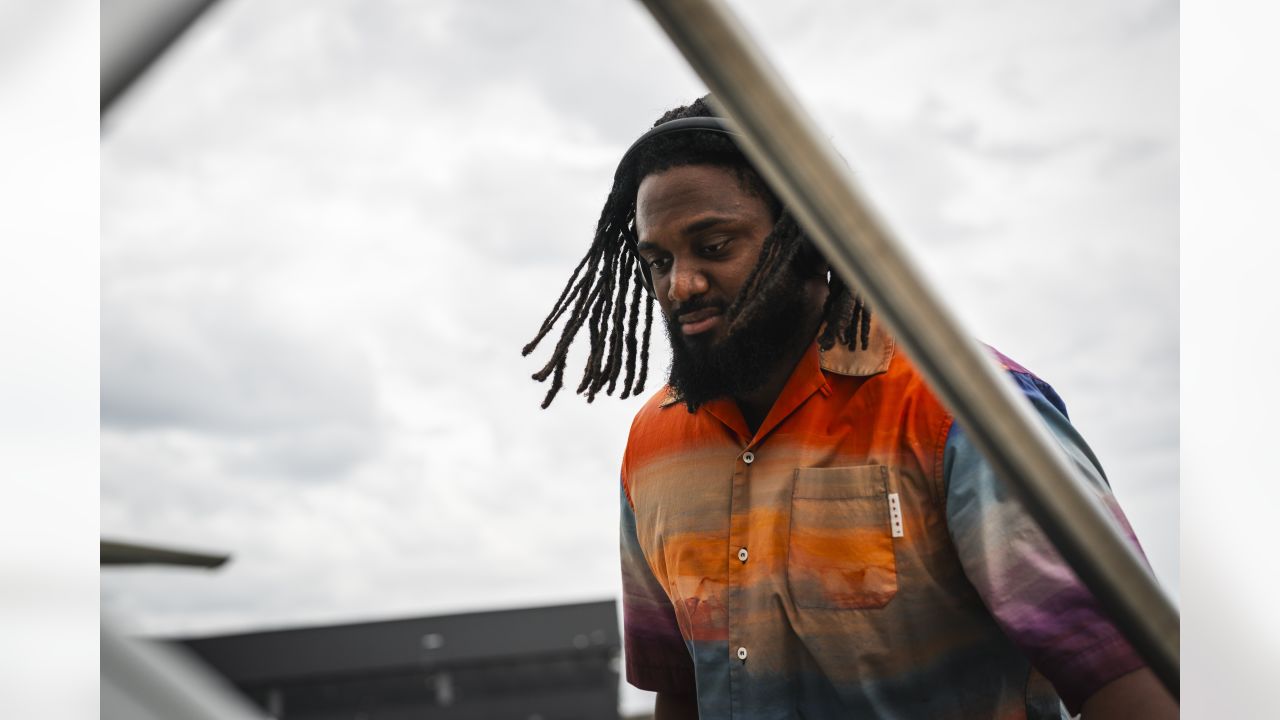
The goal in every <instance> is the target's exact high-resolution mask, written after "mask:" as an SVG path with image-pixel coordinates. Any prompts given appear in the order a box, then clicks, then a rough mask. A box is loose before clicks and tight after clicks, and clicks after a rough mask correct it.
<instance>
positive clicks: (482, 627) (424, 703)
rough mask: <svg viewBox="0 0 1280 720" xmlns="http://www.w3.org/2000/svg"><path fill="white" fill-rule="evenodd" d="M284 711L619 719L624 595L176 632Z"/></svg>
mask: <svg viewBox="0 0 1280 720" xmlns="http://www.w3.org/2000/svg"><path fill="white" fill-rule="evenodd" d="M174 643H175V644H177V645H181V646H185V647H186V648H187V649H189V650H190V651H191V652H192V654H193V655H195V656H196V657H197V658H199V659H201V660H203V661H204V662H205V663H207V664H208V666H209V667H210V668H212V669H213V670H215V671H216V672H217V673H219V674H221V675H222V676H224V677H225V678H226V679H227V680H228V681H230V683H231V684H232V685H234V686H235V687H236V688H238V689H239V690H240V691H241V692H243V693H244V694H245V695H246V696H247V697H249V698H250V699H252V700H253V701H254V702H255V703H257V704H258V705H259V706H260V707H261V708H262V709H263V710H265V711H266V712H267V713H268V714H269V715H271V716H272V717H276V718H288V719H289V720H294V719H295V718H298V719H304V720H338V719H339V718H343V719H347V720H354V719H356V718H361V719H363V720H399V719H401V718H433V719H434V718H440V719H442V720H444V719H447V720H481V719H484V720H504V719H511V720H535V719H536V720H578V719H580V720H595V719H597V718H618V717H619V714H618V682H619V676H618V673H619V653H620V650H621V648H620V645H621V642H620V636H619V632H618V616H617V605H616V603H615V601H613V600H607V601H602V602H592V603H582V604H575V605H560V606H554V607H540V608H526V609H517V610H501V611H494V612H478V613H467V614H461V615H448V616H440V617H422V618H412V619H405V620H389V621H381V622H369V623H358V624H350V625H329V626H320V627H307V628H296V629H289V630H275V631H268V632H256V633H246V634H238V635H222V636H216V637H200V638H186V639H178V640H175V641H174Z"/></svg>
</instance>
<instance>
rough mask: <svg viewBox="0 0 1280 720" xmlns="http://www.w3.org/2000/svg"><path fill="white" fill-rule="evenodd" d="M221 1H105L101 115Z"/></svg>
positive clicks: (100, 99)
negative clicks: (207, 11) (206, 12)
mask: <svg viewBox="0 0 1280 720" xmlns="http://www.w3.org/2000/svg"><path fill="white" fill-rule="evenodd" d="M215 2H217V0H152V1H151V2H138V1H137V0H133V1H132V2H124V1H123V0H114V1H108V0H104V1H103V3H102V16H103V18H102V20H103V22H102V30H101V36H100V38H99V39H100V41H101V62H102V64H101V69H100V71H99V77H98V81H99V86H98V98H99V100H98V102H99V110H98V113H99V115H105V114H106V113H107V110H109V109H110V108H111V105H112V104H113V103H114V102H115V101H116V100H117V99H119V97H120V96H121V95H123V94H124V92H125V91H126V90H128V89H129V87H130V86H131V85H133V83H134V82H135V81H136V80H137V79H138V78H139V77H141V76H142V74H143V73H145V72H146V71H147V68H149V67H151V65H152V63H154V62H155V61H156V60H158V59H159V58H160V56H161V55H163V54H164V53H165V51H166V50H168V49H169V46H170V45H172V44H173V42H174V41H175V40H177V39H178V38H179V37H180V36H181V35H182V34H183V33H184V32H186V30H187V28H189V27H191V25H192V23H194V22H195V21H196V20H197V19H198V18H199V17H200V16H201V15H202V14H203V13H204V11H205V10H207V9H209V7H210V6H211V5H213V4H214V3H215Z"/></svg>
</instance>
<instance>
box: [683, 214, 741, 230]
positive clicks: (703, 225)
mask: <svg viewBox="0 0 1280 720" xmlns="http://www.w3.org/2000/svg"><path fill="white" fill-rule="evenodd" d="M733 221H734V218H731V217H729V216H727V215H712V216H710V217H704V218H702V219H701V220H697V221H695V222H692V223H689V224H688V225H686V226H685V228H684V230H683V232H684V234H685V235H693V234H696V233H700V232H702V231H703V230H710V229H711V228H713V227H715V226H717V225H724V224H726V223H731V222H733Z"/></svg>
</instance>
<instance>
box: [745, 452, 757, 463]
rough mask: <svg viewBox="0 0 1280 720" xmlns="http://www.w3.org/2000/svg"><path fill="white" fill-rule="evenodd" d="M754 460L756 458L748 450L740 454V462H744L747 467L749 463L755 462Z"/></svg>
mask: <svg viewBox="0 0 1280 720" xmlns="http://www.w3.org/2000/svg"><path fill="white" fill-rule="evenodd" d="M755 459H756V456H755V455H754V454H752V452H751V451H750V450H748V451H746V452H744V453H742V462H744V463H746V464H748V465H750V464H751V463H753V462H755Z"/></svg>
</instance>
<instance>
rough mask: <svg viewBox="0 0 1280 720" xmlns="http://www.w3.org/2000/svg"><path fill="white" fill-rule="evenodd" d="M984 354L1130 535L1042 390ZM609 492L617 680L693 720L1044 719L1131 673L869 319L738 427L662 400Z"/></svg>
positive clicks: (1083, 449)
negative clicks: (620, 628) (756, 418)
mask: <svg viewBox="0 0 1280 720" xmlns="http://www.w3.org/2000/svg"><path fill="white" fill-rule="evenodd" d="M997 357H998V358H999V359H1000V361H1001V362H1002V363H1003V365H1004V366H1005V368H1006V369H1007V370H1008V371H1009V372H1010V374H1011V375H1012V376H1013V378H1014V379H1015V381H1016V382H1017V383H1018V384H1019V386H1020V387H1021V388H1022V389H1023V390H1024V392H1025V393H1026V395H1027V397H1028V398H1029V399H1030V400H1031V402H1032V403H1033V405H1035V407H1036V410H1037V411H1038V412H1039V414H1040V416H1041V417H1042V418H1043V419H1044V421H1045V422H1046V424H1047V425H1048V426H1049V428H1050V430H1051V431H1052V432H1053V434H1054V435H1055V436H1056V437H1057V438H1058V440H1059V441H1060V443H1061V444H1062V446H1063V447H1064V448H1065V450H1066V451H1067V453H1068V454H1069V456H1070V457H1071V458H1072V459H1074V460H1075V462H1076V464H1077V465H1079V466H1080V467H1081V468H1082V469H1084V470H1085V474H1086V475H1087V476H1088V477H1089V479H1090V481H1091V489H1092V490H1093V491H1094V492H1095V493H1096V494H1097V496H1098V497H1099V498H1101V499H1102V500H1103V502H1105V503H1107V504H1108V505H1109V506H1110V507H1111V509H1112V510H1113V511H1114V512H1115V514H1116V516H1117V517H1118V518H1120V521H1121V525H1122V526H1123V527H1124V529H1125V530H1126V531H1128V532H1129V535H1130V537H1131V538H1132V531H1131V530H1129V528H1128V525H1127V523H1125V522H1124V519H1123V516H1122V515H1121V514H1120V511H1119V508H1118V507H1117V506H1116V505H1115V502H1114V500H1113V498H1112V495H1111V493H1110V490H1109V488H1108V485H1107V482H1106V480H1105V477H1104V476H1103V474H1102V470H1101V468H1100V466H1099V464H1098V461H1097V459H1096V458H1095V457H1094V456H1093V454H1092V453H1091V452H1090V451H1089V449H1088V447H1087V446H1086V445H1085V443H1084V441H1083V440H1082V439H1081V438H1080V437H1079V435H1078V434H1077V433H1076V432H1075V431H1074V429H1073V428H1072V427H1071V425H1070V423H1069V422H1068V421H1067V417H1066V409H1065V407H1064V406H1063V404H1062V401H1061V399H1060V398H1059V397H1058V395H1057V393H1055V392H1054V391H1053V389H1052V388H1051V387H1049V386H1048V385H1047V384H1046V383H1044V382H1043V381H1042V380H1040V379H1039V378H1037V377H1036V376H1034V375H1033V374H1031V373H1030V372H1028V371H1027V370H1026V369H1025V368H1022V367H1021V366H1019V365H1017V364H1016V363H1013V362H1012V361H1010V360H1008V358H1005V357H1004V356H1002V355H999V354H998V353H997ZM622 490H623V492H622V525H621V553H622V575H623V615H624V626H625V633H624V635H625V639H624V641H625V656H626V668H627V670H626V671H627V678H628V680H629V682H631V683H632V684H633V685H635V686H637V687H639V688H642V689H646V690H654V691H660V692H670V693H675V694H695V693H696V696H697V702H698V708H699V716H700V717H701V718H704V719H709V718H793V717H803V718H834V717H868V718H929V719H931V720H938V719H946V718H957V719H958V718H966V719H967V718H1024V717H1026V718H1060V717H1064V708H1063V702H1065V704H1066V707H1067V708H1069V709H1070V710H1071V711H1072V712H1077V711H1078V709H1079V706H1080V705H1081V704H1082V703H1083V701H1084V700H1085V699H1086V698H1087V697H1088V696H1089V695H1091V694H1092V693H1093V692H1095V691H1096V690H1098V689H1099V688H1100V687H1101V686H1102V685H1104V684H1106V683H1107V682H1109V681H1110V680H1112V679H1115V678H1118V677H1120V676H1121V675H1124V674H1126V673H1128V672H1131V671H1133V670H1135V669H1137V668H1139V667H1141V665H1142V662H1141V660H1140V659H1139V658H1138V657H1137V655H1136V653H1135V652H1134V650H1133V649H1132V648H1131V647H1130V645H1129V644H1128V643H1127V642H1126V641H1125V640H1124V639H1123V638H1122V637H1121V636H1120V634H1119V632H1118V631H1117V630H1116V629H1115V627H1114V626H1113V625H1112V624H1111V623H1110V622H1109V621H1108V620H1107V619H1106V618H1105V617H1104V616H1103V614H1102V613H1101V611H1100V610H1099V608H1098V607H1097V605H1096V603H1095V602H1094V600H1093V598H1092V596H1091V594H1090V593H1089V592H1088V591H1087V590H1086V589H1085V588H1084V587H1083V586H1082V585H1081V583H1080V582H1079V580H1078V579H1077V578H1076V577H1075V575H1074V573H1073V572H1072V571H1071V570H1070V569H1069V568H1068V567H1067V566H1066V564H1065V562H1064V561H1063V560H1062V559H1061V557H1060V556H1059V555H1058V553H1057V552H1056V551H1055V550H1054V549H1053V547H1052V546H1051V544H1050V543H1049V542H1048V540H1047V539H1046V538H1045V537H1044V535H1043V534H1042V533H1041V532H1040V530H1039V529H1038V528H1037V527H1036V525H1035V523H1034V522H1033V521H1032V520H1031V519H1030V518H1029V517H1028V516H1027V514H1026V513H1025V511H1024V509H1023V508H1022V507H1021V505H1020V503H1019V502H1018V501H1017V500H1016V499H1015V498H1014V497H1012V496H1011V495H1010V493H1009V492H1008V491H1007V490H1006V488H1005V487H1004V485H1003V483H1002V482H1000V481H998V480H997V479H996V477H995V475H994V473H993V472H992V470H991V468H990V466H989V465H988V464H987V463H986V461H985V460H984V459H983V458H982V457H981V455H979V454H978V452H977V451H976V450H975V449H974V448H973V446H972V444H971V443H970V442H969V440H968V439H967V438H966V437H965V435H964V433H963V432H962V431H961V430H960V429H959V426H958V425H955V424H953V423H952V418H951V416H950V415H949V414H948V413H947V411H946V410H945V409H944V408H943V407H942V406H941V404H940V403H939V402H938V401H937V400H936V398H935V397H934V396H933V395H932V393H931V392H930V391H929V390H928V388H927V387H926V386H925V384H924V381H923V380H922V378H921V377H920V376H919V375H918V374H917V372H916V371H915V370H914V369H913V368H912V366H911V363H910V362H909V361H908V359H907V358H906V357H905V354H904V353H903V351H902V350H901V349H900V348H895V344H894V342H893V339H892V338H891V337H890V336H889V335H887V334H886V333H885V332H883V331H882V330H881V329H880V328H879V327H878V326H877V327H876V328H874V330H873V334H872V344H871V347H870V348H869V349H868V350H863V351H859V352H851V351H849V350H847V349H844V348H841V347H840V346H838V345H837V347H836V348H833V349H832V350H831V351H826V352H820V351H819V350H818V347H817V345H816V344H815V345H814V346H813V349H812V350H811V351H810V352H809V353H808V354H807V355H806V356H805V357H804V358H803V359H802V360H801V361H800V363H799V364H798V365H797V367H796V369H795V371H794V372H793V373H792V375H791V377H790V379H789V380H788V382H787V384H786V386H785V387H784V389H783V390H782V392H781V393H780V395H779V396H778V399H777V401H776V402H775V403H774V406H773V408H772V409H771V410H770V411H769V414H768V415H767V417H766V418H765V420H764V422H763V423H762V424H761V425H760V427H759V428H758V430H757V431H756V432H754V433H752V432H750V431H749V429H748V427H747V424H746V422H745V421H744V420H743V418H742V415H741V413H740V412H739V410H738V408H737V405H736V404H735V403H733V402H732V401H731V400H728V399H724V400H716V401H712V402H711V403H708V404H707V405H705V406H703V407H702V408H700V409H699V410H698V411H697V412H695V413H689V412H687V411H686V409H685V407H684V406H683V405H682V404H680V403H679V402H678V401H677V400H676V399H675V398H674V397H672V396H671V395H670V394H669V392H668V391H666V390H664V391H663V392H660V393H658V394H657V395H655V396H654V397H653V398H652V399H651V400H650V401H649V402H648V403H647V404H646V405H645V407H644V408H643V409H642V410H641V411H640V412H639V414H638V415H637V416H636V419H635V422H634V423H633V425H632V429H631V436H630V439H629V441H628V446H627V451H626V455H625V457H624V459H623V466H622ZM1134 543H1135V545H1136V543H1137V541H1136V539H1135V540H1134Z"/></svg>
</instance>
